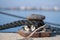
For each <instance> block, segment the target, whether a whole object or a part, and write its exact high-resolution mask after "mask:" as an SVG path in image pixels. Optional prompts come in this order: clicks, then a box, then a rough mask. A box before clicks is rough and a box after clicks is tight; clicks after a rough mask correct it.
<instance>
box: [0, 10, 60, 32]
mask: <svg viewBox="0 0 60 40" xmlns="http://www.w3.org/2000/svg"><path fill="white" fill-rule="evenodd" d="M0 11H2V12H6V13H10V14H14V15H17V16H23V17H27V16H29V15H30V14H41V15H44V16H45V17H46V19H45V20H44V21H47V22H51V23H56V24H60V11H36V10H33V11H22V10H0ZM17 20H21V19H20V18H16V17H11V16H7V15H3V14H0V25H3V24H6V23H10V22H13V21H17ZM19 29H21V27H17V28H10V29H6V30H1V31H0V32H17V31H18V30H19Z"/></svg>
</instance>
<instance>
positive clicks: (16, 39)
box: [0, 33, 60, 40]
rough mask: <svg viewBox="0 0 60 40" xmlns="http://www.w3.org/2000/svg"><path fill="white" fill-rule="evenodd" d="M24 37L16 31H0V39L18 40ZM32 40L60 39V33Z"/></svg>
mask: <svg viewBox="0 0 60 40" xmlns="http://www.w3.org/2000/svg"><path fill="white" fill-rule="evenodd" d="M23 38H24V37H22V36H20V35H19V34H18V33H0V40H20V39H23ZM32 39H33V40H60V35H56V36H54V37H44V38H42V37H41V38H32Z"/></svg>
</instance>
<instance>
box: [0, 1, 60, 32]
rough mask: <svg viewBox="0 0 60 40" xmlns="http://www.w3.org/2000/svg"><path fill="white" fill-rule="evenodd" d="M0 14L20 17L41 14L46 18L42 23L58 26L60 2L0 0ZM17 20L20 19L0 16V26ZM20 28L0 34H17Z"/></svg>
mask: <svg viewBox="0 0 60 40" xmlns="http://www.w3.org/2000/svg"><path fill="white" fill-rule="evenodd" d="M0 12H5V13H8V14H14V15H17V16H22V17H27V16H28V15H30V14H42V15H44V16H45V17H46V19H45V20H44V21H47V22H51V23H56V24H60V0H0ZM18 20H21V19H20V18H15V17H11V16H7V15H3V14H0V25H3V24H6V23H10V22H14V21H18ZM23 20H24V19H23ZM21 28H22V27H17V28H10V29H6V30H0V32H17V31H18V30H19V29H21Z"/></svg>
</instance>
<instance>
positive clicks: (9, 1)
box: [0, 0, 60, 7]
mask: <svg viewBox="0 0 60 40" xmlns="http://www.w3.org/2000/svg"><path fill="white" fill-rule="evenodd" d="M20 6H33V7H40V6H48V7H53V6H59V7H60V0H0V7H20Z"/></svg>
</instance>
